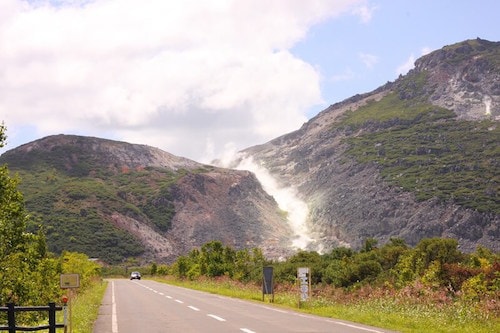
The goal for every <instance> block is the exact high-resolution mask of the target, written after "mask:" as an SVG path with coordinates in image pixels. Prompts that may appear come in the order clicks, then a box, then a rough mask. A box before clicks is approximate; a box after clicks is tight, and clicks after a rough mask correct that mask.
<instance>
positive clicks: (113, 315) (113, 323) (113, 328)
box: [111, 281, 118, 333]
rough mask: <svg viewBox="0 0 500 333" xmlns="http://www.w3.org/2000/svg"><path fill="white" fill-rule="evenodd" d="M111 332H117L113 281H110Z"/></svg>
mask: <svg viewBox="0 0 500 333" xmlns="http://www.w3.org/2000/svg"><path fill="white" fill-rule="evenodd" d="M111 332H113V333H118V320H117V319H116V302H115V282H114V281H111Z"/></svg>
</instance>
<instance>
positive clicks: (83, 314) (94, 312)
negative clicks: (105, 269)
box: [59, 281, 108, 333]
mask: <svg viewBox="0 0 500 333" xmlns="http://www.w3.org/2000/svg"><path fill="white" fill-rule="evenodd" d="M107 285H108V284H107V282H105V281H103V282H97V281H96V282H94V284H93V285H92V287H91V288H89V289H87V290H86V291H85V292H84V293H79V294H77V295H76V297H75V298H74V299H73V300H72V304H71V306H72V318H71V319H72V320H73V321H72V323H71V326H72V329H73V332H74V333H92V330H93V326H94V322H95V321H96V319H97V316H98V314H99V307H100V306H101V302H102V298H103V296H104V292H105V291H106V287H107ZM59 321H60V322H62V320H59Z"/></svg>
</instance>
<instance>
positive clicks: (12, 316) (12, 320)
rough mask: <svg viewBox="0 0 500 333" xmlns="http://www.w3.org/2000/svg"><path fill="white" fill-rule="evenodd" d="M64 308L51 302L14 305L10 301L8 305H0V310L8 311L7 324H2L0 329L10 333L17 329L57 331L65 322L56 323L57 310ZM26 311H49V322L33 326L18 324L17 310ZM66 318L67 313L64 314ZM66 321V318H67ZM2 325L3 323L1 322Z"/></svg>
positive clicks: (54, 332)
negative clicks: (37, 304) (35, 304)
mask: <svg viewBox="0 0 500 333" xmlns="http://www.w3.org/2000/svg"><path fill="white" fill-rule="evenodd" d="M61 310H63V307H62V306H56V303H49V305H48V306H14V303H8V304H7V306H2V307H0V312H7V321H8V324H7V326H0V331H9V333H16V331H22V332H32V331H41V330H46V329H48V330H49V333H56V329H57V328H64V327H65V324H58V323H56V311H61ZM25 311H39V312H43V311H48V313H49V324H48V325H41V326H33V327H22V326H16V312H25ZM64 317H65V318H66V315H65V316H64ZM65 321H66V320H65ZM0 325H1V324H0Z"/></svg>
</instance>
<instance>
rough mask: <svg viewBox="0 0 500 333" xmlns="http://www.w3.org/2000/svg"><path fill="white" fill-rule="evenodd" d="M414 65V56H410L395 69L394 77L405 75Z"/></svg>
mask: <svg viewBox="0 0 500 333" xmlns="http://www.w3.org/2000/svg"><path fill="white" fill-rule="evenodd" d="M414 64H415V56H414V55H413V54H412V55H410V56H409V57H408V59H407V60H406V61H405V62H404V63H402V64H401V65H399V66H398V68H397V69H396V75H405V74H406V73H408V72H409V71H410V69H412V68H413V66H414Z"/></svg>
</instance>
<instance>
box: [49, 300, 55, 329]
mask: <svg viewBox="0 0 500 333" xmlns="http://www.w3.org/2000/svg"><path fill="white" fill-rule="evenodd" d="M49 333H56V303H54V302H51V303H49Z"/></svg>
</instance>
